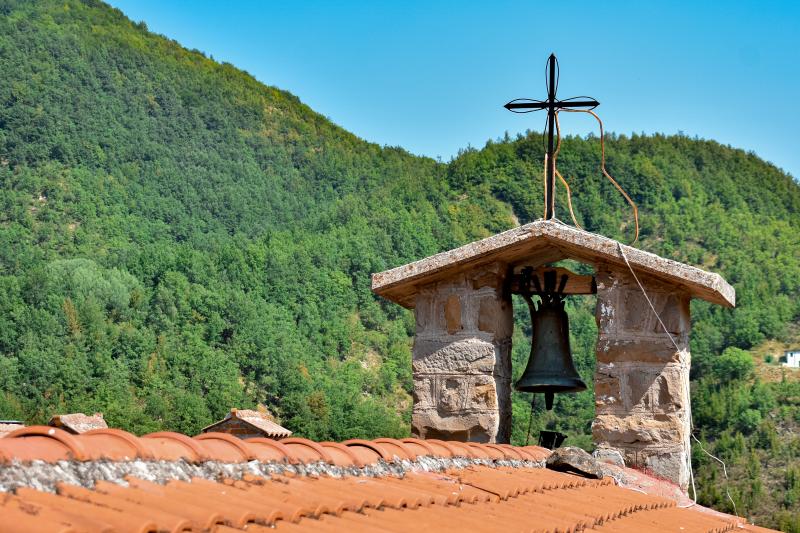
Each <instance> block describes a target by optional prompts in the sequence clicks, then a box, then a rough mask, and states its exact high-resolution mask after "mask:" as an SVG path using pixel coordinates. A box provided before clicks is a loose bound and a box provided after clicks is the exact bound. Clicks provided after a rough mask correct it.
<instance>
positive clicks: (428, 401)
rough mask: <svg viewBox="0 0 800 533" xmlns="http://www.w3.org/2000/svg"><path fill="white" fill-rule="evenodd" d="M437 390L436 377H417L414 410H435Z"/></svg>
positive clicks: (413, 392)
mask: <svg viewBox="0 0 800 533" xmlns="http://www.w3.org/2000/svg"><path fill="white" fill-rule="evenodd" d="M435 390H436V378H435V377H434V376H416V377H415V378H414V390H413V391H412V398H413V400H414V409H421V410H425V409H433V408H435V407H436V401H435V396H434V394H435Z"/></svg>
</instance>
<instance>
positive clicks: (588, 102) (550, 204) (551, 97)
mask: <svg viewBox="0 0 800 533" xmlns="http://www.w3.org/2000/svg"><path fill="white" fill-rule="evenodd" d="M547 70H548V77H549V79H548V87H547V100H544V101H542V100H531V99H530V98H517V99H516V100H511V101H510V102H509V103H507V104H506V105H505V106H503V107H505V108H506V109H508V110H509V111H512V112H514V113H530V112H531V111H539V110H540V109H547V127H546V133H547V161H546V162H547V176H546V179H545V187H544V189H545V215H544V218H545V219H546V220H549V219H551V218H553V217H554V216H555V190H556V172H555V170H556V169H555V161H554V160H553V153H554V152H555V140H554V139H553V131H554V129H555V119H556V112H557V111H558V110H560V109H573V108H589V109H594V108H595V107H597V106H599V105H600V102H598V101H597V100H595V99H594V98H589V97H588V96H576V97H574V98H567V99H566V100H557V99H556V90H557V89H558V60H557V59H556V55H555V54H550V58H549V59H548V60H547Z"/></svg>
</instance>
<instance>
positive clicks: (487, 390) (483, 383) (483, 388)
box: [465, 376, 498, 411]
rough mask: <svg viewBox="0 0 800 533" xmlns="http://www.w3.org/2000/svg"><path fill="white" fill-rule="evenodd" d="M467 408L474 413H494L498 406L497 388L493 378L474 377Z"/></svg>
mask: <svg viewBox="0 0 800 533" xmlns="http://www.w3.org/2000/svg"><path fill="white" fill-rule="evenodd" d="M465 408H466V409H468V410H474V411H494V410H496V409H497V408H498V405H497V387H496V386H495V382H494V379H492V376H473V377H472V382H471V383H470V389H469V394H468V397H467V400H466V404H465Z"/></svg>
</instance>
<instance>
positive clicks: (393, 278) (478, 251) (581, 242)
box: [372, 220, 736, 308]
mask: <svg viewBox="0 0 800 533" xmlns="http://www.w3.org/2000/svg"><path fill="white" fill-rule="evenodd" d="M620 247H621V248H622V250H623V251H624V254H625V257H623V255H622V254H621V253H620ZM625 258H627V259H628V262H629V263H630V265H631V267H632V268H633V269H634V271H635V272H636V273H637V274H644V275H647V276H650V277H652V278H655V279H657V280H660V281H662V282H665V283H667V284H670V285H674V286H678V287H681V288H682V289H684V290H685V291H686V292H687V293H689V294H690V295H691V296H692V297H695V298H701V299H703V300H706V301H708V302H711V303H715V304H720V305H723V306H726V307H733V306H734V305H735V304H736V291H735V290H734V288H733V287H731V286H730V285H729V284H728V282H726V281H725V280H724V279H723V278H722V276H720V275H719V274H715V273H712V272H706V271H705V270H701V269H699V268H697V267H693V266H690V265H686V264H683V263H679V262H677V261H673V260H671V259H665V258H663V257H659V256H657V255H655V254H652V253H650V252H645V251H644V250H639V249H638V248H633V247H631V246H627V245H624V244H621V243H619V242H618V241H616V240H614V239H610V238H608V237H603V236H602V235H598V234H596V233H591V232H588V231H585V230H581V229H578V228H574V227H572V226H567V225H565V224H563V223H561V222H558V221H552V220H537V221H535V222H531V223H529V224H525V225H524V226H519V227H516V228H514V229H510V230H508V231H504V232H502V233H498V234H497V235H493V236H491V237H487V238H485V239H482V240H479V241H475V242H471V243H469V244H465V245H464V246H461V247H459V248H455V249H453V250H449V251H446V252H442V253H439V254H436V255H432V256H430V257H426V258H425V259H421V260H419V261H414V262H413V263H408V264H407V265H403V266H399V267H396V268H393V269H391V270H386V271H384V272H379V273H376V274H373V275H372V290H373V292H375V293H376V294H378V295H380V296H383V297H384V298H387V299H388V300H391V301H393V302H396V303H399V304H400V305H402V306H404V307H407V308H413V307H414V301H415V296H416V294H417V292H418V291H419V287H421V286H423V285H427V284H429V283H433V282H436V281H440V280H443V279H447V278H449V277H451V276H454V275H456V274H458V273H459V272H462V271H465V270H469V269H472V268H475V267H480V266H482V265H486V264H489V263H493V262H496V261H500V262H505V263H508V264H509V265H519V264H525V265H531V266H539V265H544V264H546V263H552V262H555V261H560V260H562V259H574V260H577V261H581V262H584V263H590V264H606V265H608V266H610V267H612V268H617V269H624V270H627V269H628V267H627V265H626V264H625Z"/></svg>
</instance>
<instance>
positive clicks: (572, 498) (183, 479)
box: [0, 426, 765, 533]
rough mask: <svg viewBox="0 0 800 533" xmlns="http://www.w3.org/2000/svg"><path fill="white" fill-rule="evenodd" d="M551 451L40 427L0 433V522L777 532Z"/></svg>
mask: <svg viewBox="0 0 800 533" xmlns="http://www.w3.org/2000/svg"><path fill="white" fill-rule="evenodd" d="M548 454H549V451H548V450H545V449H543V448H539V447H536V446H525V447H514V446H508V445H500V444H475V443H462V442H443V441H437V440H428V441H420V440H417V439H401V440H396V439H376V440H374V441H367V440H359V439H354V440H350V441H346V442H343V443H333V442H313V441H310V440H306V439H301V438H289V439H284V440H281V441H274V440H270V439H265V438H254V439H247V440H240V439H238V438H236V437H233V436H231V435H228V434H222V433H206V434H202V435H199V436H197V437H194V438H190V437H187V436H186V435H181V434H178V433H169V432H160V433H152V434H150V435H145V436H143V437H136V436H134V435H131V434H130V433H126V432H124V431H120V430H115V429H100V430H92V431H88V432H86V433H83V434H81V435H70V434H69V433H67V432H65V431H62V430H59V429H56V428H51V427H43V426H32V427H26V428H22V429H19V430H17V431H15V432H13V433H11V434H10V435H8V436H7V437H5V438H2V439H0V492H2V493H4V494H0V517H2V520H0V532H14V533H16V532H62V533H66V532H79V531H86V532H95V531H103V532H105V531H120V532H132V533H133V532H137V533H138V532H150V531H153V532H155V531H174V532H177V531H187V530H190V531H214V532H216V533H234V532H236V531H242V530H246V531H248V532H250V533H258V532H264V533H266V532H270V531H275V530H277V531H278V532H280V531H286V532H293V531H322V532H325V531H353V532H360V531H425V530H429V531H437V532H438V531H459V532H465V531H470V532H471V531H504V532H505V531H553V532H555V531H578V530H583V529H596V530H598V531H602V532H606V533H612V532H648V531H653V532H658V533H664V532H669V531H676V532H678V531H681V532H691V531H703V532H724V531H733V530H743V531H753V532H754V531H765V530H763V529H760V528H755V527H754V526H749V525H747V524H746V522H745V521H744V520H742V519H738V518H736V517H733V516H729V515H724V514H721V513H715V512H713V511H709V510H704V509H703V508H701V507H699V506H696V507H693V508H690V509H683V508H680V507H679V506H678V505H677V504H676V502H675V501H674V500H671V499H667V498H663V497H659V496H654V495H650V494H644V493H641V492H638V491H634V490H629V489H625V488H622V487H618V486H616V485H615V484H614V481H613V480H612V479H610V478H606V479H602V480H594V479H586V478H583V477H579V476H575V475H571V474H564V473H559V472H554V471H551V470H547V469H545V468H542V466H541V465H542V461H543V460H544V459H545V458H546V457H547V456H548ZM273 528H274V529H273Z"/></svg>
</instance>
